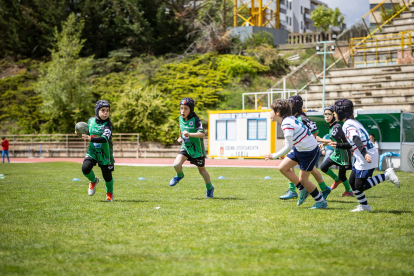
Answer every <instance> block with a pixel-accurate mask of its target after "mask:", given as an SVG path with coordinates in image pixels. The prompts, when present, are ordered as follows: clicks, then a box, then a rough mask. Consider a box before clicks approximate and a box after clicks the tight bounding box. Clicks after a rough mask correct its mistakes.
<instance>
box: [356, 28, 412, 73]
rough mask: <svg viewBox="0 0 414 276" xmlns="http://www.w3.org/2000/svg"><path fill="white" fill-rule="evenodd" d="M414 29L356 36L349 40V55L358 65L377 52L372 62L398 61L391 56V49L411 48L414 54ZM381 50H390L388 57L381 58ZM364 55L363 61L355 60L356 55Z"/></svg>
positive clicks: (402, 49)
mask: <svg viewBox="0 0 414 276" xmlns="http://www.w3.org/2000/svg"><path fill="white" fill-rule="evenodd" d="M413 34H414V30H412V31H404V32H399V33H398V34H387V35H376V36H372V37H370V38H368V39H366V38H365V37H356V38H351V39H350V40H349V49H350V51H349V55H350V58H351V60H352V63H353V64H355V65H356V67H358V66H357V64H366V63H367V62H368V61H367V56H368V55H369V54H372V53H374V52H375V60H371V61H370V63H374V62H375V63H388V62H389V61H391V62H396V61H397V60H395V59H394V60H393V59H392V58H391V51H396V50H401V52H403V51H404V50H409V51H410V53H411V55H412V54H413V48H412V44H413V43H412V42H413ZM379 52H388V58H387V59H384V58H381V57H380V55H379ZM361 53H362V56H363V61H362V62H355V60H354V57H355V55H357V54H361Z"/></svg>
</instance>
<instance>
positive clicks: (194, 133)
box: [170, 98, 214, 198]
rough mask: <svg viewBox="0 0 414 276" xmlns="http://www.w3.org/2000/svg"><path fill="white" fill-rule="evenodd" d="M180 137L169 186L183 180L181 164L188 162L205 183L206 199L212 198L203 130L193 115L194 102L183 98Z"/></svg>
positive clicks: (212, 188) (212, 189)
mask: <svg viewBox="0 0 414 276" xmlns="http://www.w3.org/2000/svg"><path fill="white" fill-rule="evenodd" d="M180 113H181V116H180V118H179V121H180V133H181V135H180V137H179V138H178V140H177V141H178V142H179V143H182V145H181V150H180V152H179V153H178V156H177V158H175V161H174V169H175V171H176V172H177V175H176V176H174V177H173V178H172V179H171V181H170V186H175V185H177V184H178V182H179V181H180V180H181V179H183V178H184V172H183V163H184V162H185V161H187V160H188V161H190V163H191V164H194V165H196V166H197V167H198V172H199V173H200V174H201V175H202V176H203V178H204V181H205V183H206V188H207V195H206V198H212V197H213V193H214V187H213V185H211V181H210V175H209V174H208V172H207V170H206V167H205V160H206V152H205V150H204V136H205V133H204V129H203V124H202V123H201V121H200V119H199V118H198V116H197V115H196V114H195V113H194V100H193V99H192V98H184V99H182V100H181V102H180Z"/></svg>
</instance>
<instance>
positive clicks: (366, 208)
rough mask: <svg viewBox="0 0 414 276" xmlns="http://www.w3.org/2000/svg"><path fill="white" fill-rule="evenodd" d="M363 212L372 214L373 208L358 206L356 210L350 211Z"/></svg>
mask: <svg viewBox="0 0 414 276" xmlns="http://www.w3.org/2000/svg"><path fill="white" fill-rule="evenodd" d="M361 211H369V212H371V211H372V209H371V206H369V205H358V206H357V207H356V208H355V209H354V210H352V211H350V212H361Z"/></svg>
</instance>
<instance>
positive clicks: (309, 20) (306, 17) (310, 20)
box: [305, 13, 313, 22]
mask: <svg viewBox="0 0 414 276" xmlns="http://www.w3.org/2000/svg"><path fill="white" fill-rule="evenodd" d="M305 21H307V22H313V21H312V19H311V15H310V14H309V13H305Z"/></svg>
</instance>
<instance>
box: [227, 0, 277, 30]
mask: <svg viewBox="0 0 414 276" xmlns="http://www.w3.org/2000/svg"><path fill="white" fill-rule="evenodd" d="M279 1H280V0H234V27H237V19H238V18H241V19H242V20H243V23H242V24H241V26H246V25H247V24H248V25H247V26H256V27H268V28H276V29H279V12H280V3H279ZM263 2H264V3H265V4H263ZM272 3H275V4H276V10H274V9H272V8H270V4H272ZM274 19H275V20H274ZM273 20H274V21H275V22H273ZM274 23H276V24H274Z"/></svg>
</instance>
